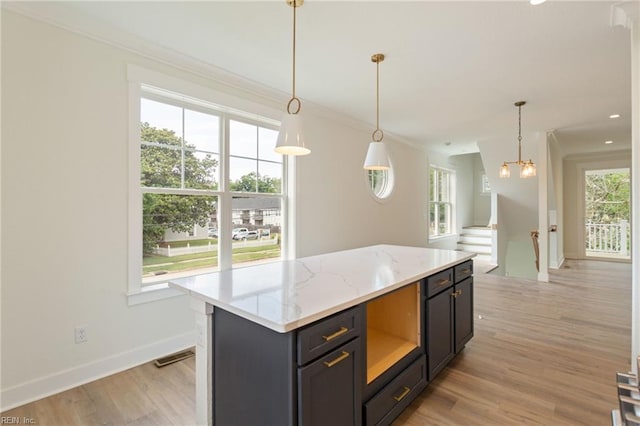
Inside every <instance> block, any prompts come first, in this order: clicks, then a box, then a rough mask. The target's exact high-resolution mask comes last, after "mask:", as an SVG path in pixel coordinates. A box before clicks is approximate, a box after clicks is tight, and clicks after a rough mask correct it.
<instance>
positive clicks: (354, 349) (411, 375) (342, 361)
mask: <svg viewBox="0 0 640 426" xmlns="http://www.w3.org/2000/svg"><path fill="white" fill-rule="evenodd" d="M472 273H473V267H472V263H471V261H468V262H464V263H461V264H460V265H456V266H454V267H451V268H448V269H446V270H444V271H441V272H438V273H436V274H433V275H431V276H428V277H423V278H422V279H420V280H418V281H416V282H413V283H412V284H410V285H405V286H403V287H401V288H399V289H397V290H394V291H393V292H390V293H387V294H384V295H382V296H380V297H379V298H376V299H373V300H369V301H367V302H363V303H361V304H360V305H358V306H355V307H352V308H349V309H346V310H344V311H341V312H339V313H337V314H334V315H332V316H329V317H327V318H323V319H321V320H318V321H316V322H314V323H312V324H309V325H307V326H304V327H302V328H299V329H297V330H294V331H291V332H288V333H278V332H276V331H274V330H271V329H269V328H267V327H264V326H262V325H259V324H257V323H254V322H252V321H250V320H247V319H244V318H242V317H239V316H237V315H235V314H233V313H230V312H228V311H225V310H224V309H221V308H218V307H214V310H213V321H212V324H213V329H212V334H213V336H212V340H211V342H212V346H213V351H212V353H213V363H212V377H211V379H212V385H213V389H212V390H213V392H212V393H213V395H212V396H213V410H212V412H213V424H217V425H243V426H251V425H260V426H262V425H283V426H294V425H300V426H313V425H319V426H324V425H338V426H340V425H345V426H351V425H362V424H366V425H388V424H390V423H391V422H392V421H393V419H395V418H396V417H397V416H398V415H399V414H400V413H401V412H402V410H404V409H405V408H406V406H407V405H408V404H409V403H410V402H411V401H412V400H414V399H415V398H416V397H417V396H418V395H419V393H420V392H421V391H422V390H423V389H424V388H425V387H426V386H427V383H428V381H430V380H432V379H433V378H434V377H435V376H436V374H438V372H440V371H441V370H442V369H443V368H444V367H445V366H446V365H447V363H448V362H449V361H451V359H452V358H453V357H454V356H455V354H456V353H457V352H459V351H460V350H461V349H462V348H463V347H464V345H465V344H466V343H467V342H468V341H469V339H471V337H472V336H473V277H472ZM382 299H384V300H382ZM407 307H411V308H410V309H409V308H407ZM403 324H404V325H403ZM402 330H406V333H403V332H402ZM407 344H408V347H407V348H406V349H404V350H403V351H402V355H401V356H398V357H397V358H395V359H394V360H393V361H389V364H388V366H387V367H384V368H381V369H379V370H380V373H379V374H378V373H376V375H375V376H372V377H368V376H369V375H370V373H371V371H374V370H376V368H377V367H376V366H377V365H378V364H377V361H378V358H380V359H382V360H386V359H387V358H390V357H391V355H390V354H394V353H396V352H398V349H399V348H400V347H401V346H403V345H404V346H407ZM394 356H395V355H394Z"/></svg>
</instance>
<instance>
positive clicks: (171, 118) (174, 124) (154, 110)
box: [140, 98, 182, 144]
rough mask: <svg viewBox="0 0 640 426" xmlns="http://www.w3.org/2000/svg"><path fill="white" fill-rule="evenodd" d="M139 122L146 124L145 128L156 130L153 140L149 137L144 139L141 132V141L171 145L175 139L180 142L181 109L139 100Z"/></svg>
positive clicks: (147, 100) (142, 99)
mask: <svg viewBox="0 0 640 426" xmlns="http://www.w3.org/2000/svg"><path fill="white" fill-rule="evenodd" d="M140 121H141V122H142V123H147V124H148V126H147V127H149V128H151V129H155V130H157V133H155V135H154V137H153V138H151V137H149V136H148V137H147V138H145V132H144V130H143V137H142V140H146V141H147V142H157V143H169V144H173V143H174V140H175V139H176V138H177V140H179V141H181V140H182V139H181V138H182V108H180V107H177V106H173V105H168V104H163V103H161V102H156V101H152V100H149V99H144V98H141V99H140ZM143 129H144V124H143Z"/></svg>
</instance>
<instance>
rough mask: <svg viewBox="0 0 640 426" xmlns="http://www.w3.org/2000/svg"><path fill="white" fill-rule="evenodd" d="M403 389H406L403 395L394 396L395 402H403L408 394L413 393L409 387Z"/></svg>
mask: <svg viewBox="0 0 640 426" xmlns="http://www.w3.org/2000/svg"><path fill="white" fill-rule="evenodd" d="M403 387H404V390H403V391H402V393H401V394H400V395H398V396H394V397H393V399H395V400H396V401H398V402H400V401H402V398H404V397H405V396H407V394H408V393H409V392H411V389H410V388H408V387H406V386H403Z"/></svg>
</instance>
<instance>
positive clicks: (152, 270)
mask: <svg viewBox="0 0 640 426" xmlns="http://www.w3.org/2000/svg"><path fill="white" fill-rule="evenodd" d="M142 211H143V215H142V256H143V260H142V265H143V266H142V277H143V284H151V283H156V282H164V281H166V280H167V279H170V278H172V277H176V276H183V275H190V274H193V273H194V271H197V272H204V271H205V270H207V269H208V270H213V269H215V268H216V267H217V265H218V239H217V238H218V237H217V224H218V219H217V197H214V196H202V195H198V196H195V195H168V194H143V195H142Z"/></svg>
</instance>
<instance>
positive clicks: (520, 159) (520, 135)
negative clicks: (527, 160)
mask: <svg viewBox="0 0 640 426" xmlns="http://www.w3.org/2000/svg"><path fill="white" fill-rule="evenodd" d="M518 164H522V105H518Z"/></svg>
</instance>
